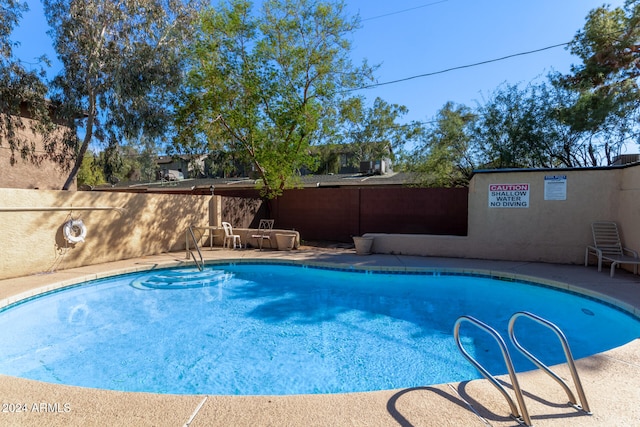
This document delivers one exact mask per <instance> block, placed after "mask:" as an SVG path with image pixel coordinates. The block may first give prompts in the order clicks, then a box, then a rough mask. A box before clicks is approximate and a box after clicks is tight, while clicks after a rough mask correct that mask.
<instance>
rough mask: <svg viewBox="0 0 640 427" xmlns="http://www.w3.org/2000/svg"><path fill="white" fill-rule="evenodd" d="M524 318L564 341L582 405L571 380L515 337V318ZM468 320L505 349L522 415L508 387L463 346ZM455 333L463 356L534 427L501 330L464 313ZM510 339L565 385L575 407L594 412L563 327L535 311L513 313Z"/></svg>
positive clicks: (514, 413)
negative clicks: (464, 325)
mask: <svg viewBox="0 0 640 427" xmlns="http://www.w3.org/2000/svg"><path fill="white" fill-rule="evenodd" d="M520 317H528V318H529V319H531V320H533V321H535V322H537V323H539V324H540V325H543V326H546V327H548V328H549V329H551V330H552V331H553V332H554V333H555V334H556V336H557V337H558V339H559V340H560V343H561V344H562V348H563V350H564V354H565V357H566V359H567V365H568V366H569V370H570V371H571V376H572V378H573V382H574V385H575V387H576V390H577V392H578V396H579V397H580V403H581V405H578V403H577V401H576V398H575V396H574V394H573V392H571V389H570V388H569V386H568V385H567V383H566V382H565V381H564V380H563V379H562V378H560V377H559V376H558V375H557V374H556V373H555V372H553V371H552V370H551V369H550V368H549V367H548V366H546V365H545V364H544V363H542V362H541V361H540V360H539V359H538V358H536V357H535V356H534V355H533V354H532V353H531V352H530V351H528V350H527V349H525V348H524V347H523V346H522V345H521V344H520V343H519V342H518V340H517V338H516V336H515V329H514V325H515V321H516V320H517V319H518V318H520ZM464 321H468V322H470V323H472V324H474V325H476V326H478V327H479V328H481V329H483V330H485V331H486V332H488V333H489V334H490V335H491V336H493V338H494V339H495V340H496V341H497V342H498V344H499V346H500V350H501V351H502V356H503V358H504V360H505V364H506V366H507V371H508V372H509V377H510V379H511V383H512V386H513V390H514V392H515V395H516V399H517V401H518V404H519V405H520V411H521V412H522V416H520V415H519V414H518V407H517V406H516V405H515V403H514V401H513V399H512V398H511V396H510V395H509V394H508V393H507V391H506V390H505V389H504V387H503V386H502V385H501V384H500V383H499V382H498V380H496V378H495V377H494V376H493V375H491V373H489V371H487V370H486V369H485V368H484V367H483V366H482V365H480V363H479V362H478V361H477V360H475V359H474V358H473V357H472V356H471V355H470V354H469V353H468V352H467V351H466V350H465V349H464V347H463V346H462V342H461V341H460V325H461V324H462V322H464ZM453 335H454V337H455V339H456V344H457V346H458V348H459V349H460V351H461V352H462V355H463V356H464V357H465V358H466V359H467V360H469V362H471V364H473V365H474V366H475V367H476V369H478V371H480V373H481V374H482V375H483V376H484V377H485V378H486V379H488V380H489V381H490V382H491V383H492V384H493V385H494V386H495V387H496V388H497V389H498V390H499V391H500V392H501V393H502V395H503V396H504V397H505V399H506V400H507V402H508V403H509V407H510V408H511V416H512V417H513V418H514V419H515V420H516V421H517V422H519V423H520V424H524V425H526V426H529V427H531V426H532V424H531V418H530V417H529V412H528V411H527V407H526V405H525V403H524V398H523V396H522V390H521V389H520V384H519V383H518V379H517V376H516V373H515V369H514V368H513V362H512V360H511V356H510V355H509V352H508V350H507V347H506V345H505V343H504V340H503V339H502V337H501V336H500V334H498V332H496V330H495V329H493V328H491V327H490V326H489V325H487V324H486V323H483V322H481V321H480V320H478V319H475V318H473V317H471V316H460V317H459V318H458V320H456V323H455V325H454V329H453ZM509 338H510V339H511V341H512V342H513V345H514V346H515V347H516V348H517V349H518V350H519V351H520V352H521V353H522V354H523V355H524V356H525V357H527V358H528V359H529V360H531V362H533V363H534V364H535V365H536V366H538V368H540V369H542V370H543V372H545V373H546V374H548V375H549V376H551V378H553V379H554V380H556V381H557V382H558V383H559V384H560V385H561V386H562V388H563V389H564V391H565V392H566V393H567V396H568V397H569V402H570V404H571V406H573V407H574V408H576V409H578V410H581V411H584V412H585V413H587V414H589V415H591V414H592V413H591V410H590V409H589V404H588V403H587V398H586V396H585V394H584V389H583V388H582V382H581V381H580V377H579V375H578V371H577V369H576V366H575V363H574V359H573V355H572V354H571V349H570V347H569V342H568V341H567V338H566V336H565V335H564V333H563V332H562V330H560V328H558V326H556V325H555V324H553V323H551V322H549V321H548V320H546V319H543V318H542V317H540V316H537V315H535V314H533V313H530V312H527V311H519V312H517V313H515V314H513V315H512V316H511V318H510V319H509Z"/></svg>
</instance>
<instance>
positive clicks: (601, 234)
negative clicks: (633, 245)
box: [584, 221, 640, 277]
mask: <svg viewBox="0 0 640 427" xmlns="http://www.w3.org/2000/svg"><path fill="white" fill-rule="evenodd" d="M591 231H592V232H593V245H592V246H587V249H586V251H585V254H584V265H585V267H586V266H587V265H589V255H590V254H593V255H595V256H596V257H597V259H598V271H602V263H603V262H610V263H611V274H610V275H611V277H613V275H614V273H615V269H616V267H617V266H618V265H619V264H633V273H634V274H638V264H640V258H638V252H636V251H634V250H632V249H629V248H625V247H624V246H622V242H621V240H620V233H618V225H617V224H616V223H615V222H613V221H597V222H594V223H593V224H591Z"/></svg>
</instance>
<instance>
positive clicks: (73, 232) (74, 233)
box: [62, 219, 87, 243]
mask: <svg viewBox="0 0 640 427" xmlns="http://www.w3.org/2000/svg"><path fill="white" fill-rule="evenodd" d="M62 232H63V233H64V238H65V240H66V241H67V242H69V243H80V242H84V239H85V237H87V227H85V225H84V223H83V222H82V220H81V219H71V220H69V221H67V222H65V223H64V226H63V227H62Z"/></svg>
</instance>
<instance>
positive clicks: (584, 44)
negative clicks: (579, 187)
mask: <svg viewBox="0 0 640 427" xmlns="http://www.w3.org/2000/svg"><path fill="white" fill-rule="evenodd" d="M569 47H570V51H571V53H573V54H574V55H577V56H578V57H579V58H580V60H581V61H582V63H581V64H578V65H575V66H573V67H572V69H571V71H572V73H571V74H569V75H566V76H559V77H557V79H556V81H557V83H558V84H560V85H563V86H564V87H566V88H568V89H570V90H573V91H575V92H576V93H577V94H578V96H577V97H576V100H575V102H574V103H573V105H571V106H570V108H569V109H567V111H566V114H565V116H566V118H567V123H568V124H569V125H571V126H572V127H573V128H574V129H576V130H577V131H588V132H591V134H592V135H593V137H594V138H596V139H597V140H599V141H601V142H602V143H601V145H602V149H603V151H604V155H605V157H606V161H607V163H608V164H610V163H611V161H612V156H613V154H615V153H616V152H618V150H619V147H620V146H621V145H623V144H624V143H626V142H628V141H630V140H633V139H637V138H638V136H639V130H638V124H640V121H639V120H638V119H639V117H640V88H639V86H638V83H639V81H640V1H639V0H627V2H626V3H625V7H624V8H615V9H612V10H609V9H608V8H607V7H605V6H603V7H600V8H597V9H594V10H592V11H591V12H590V13H589V15H588V16H587V22H586V24H585V26H584V28H583V29H582V30H581V31H579V32H578V33H577V34H576V36H575V37H574V39H573V40H572V42H571V44H570V46H569ZM593 154H594V156H593V158H592V163H594V164H595V163H597V161H598V159H597V158H596V157H595V156H596V154H597V150H595V149H594V150H593Z"/></svg>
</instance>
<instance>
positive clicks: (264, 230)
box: [251, 219, 274, 250]
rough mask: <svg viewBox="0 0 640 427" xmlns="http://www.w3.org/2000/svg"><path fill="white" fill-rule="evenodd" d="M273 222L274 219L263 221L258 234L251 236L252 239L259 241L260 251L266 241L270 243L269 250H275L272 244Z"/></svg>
mask: <svg viewBox="0 0 640 427" xmlns="http://www.w3.org/2000/svg"><path fill="white" fill-rule="evenodd" d="M273 222H274V220H272V219H261V220H260V224H259V225H258V232H257V233H256V234H252V235H251V238H252V239H257V241H258V246H259V247H260V250H262V245H263V242H264V241H265V240H268V241H269V249H271V248H273V245H272V244H271V230H272V229H273Z"/></svg>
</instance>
